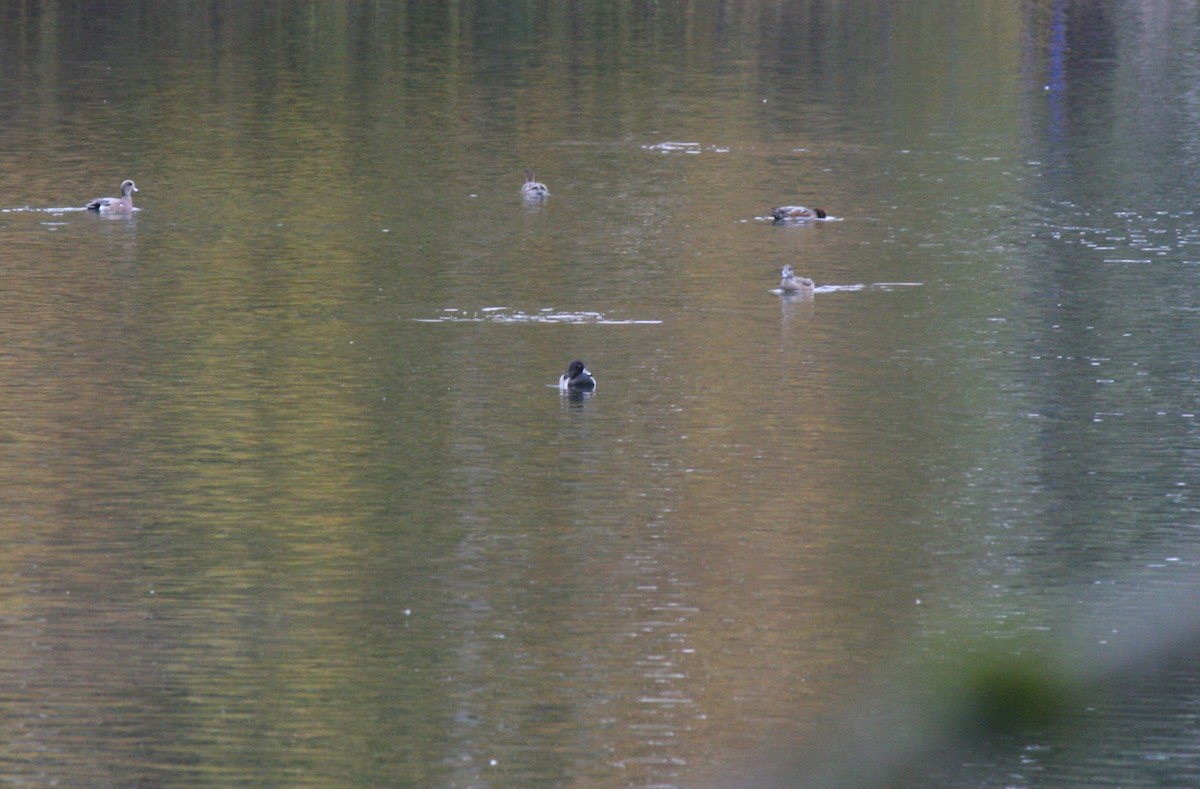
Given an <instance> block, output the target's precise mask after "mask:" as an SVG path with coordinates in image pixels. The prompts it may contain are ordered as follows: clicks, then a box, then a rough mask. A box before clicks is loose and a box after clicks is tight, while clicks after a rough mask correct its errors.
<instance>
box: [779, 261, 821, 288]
mask: <svg viewBox="0 0 1200 789" xmlns="http://www.w3.org/2000/svg"><path fill="white" fill-rule="evenodd" d="M782 275H783V279H781V280H780V281H779V289H780V290H781V291H783V292H784V293H812V292H813V288H814V287H815V285H814V283H813V281H812V280H811V279H809V278H808V277H797V276H796V272H795V271H793V270H792V267H791V266H784V267H783V272H782Z"/></svg>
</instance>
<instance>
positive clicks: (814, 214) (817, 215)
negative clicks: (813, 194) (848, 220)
mask: <svg viewBox="0 0 1200 789" xmlns="http://www.w3.org/2000/svg"><path fill="white" fill-rule="evenodd" d="M771 216H773V217H775V221H776V222H787V221H789V220H801V219H824V218H825V217H826V216H827V214H826V213H825V212H824V211H822V210H821V209H820V208H805V207H804V206H802V205H781V206H779V207H778V208H772V209H771Z"/></svg>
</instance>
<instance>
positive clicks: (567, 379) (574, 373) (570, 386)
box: [558, 359, 596, 392]
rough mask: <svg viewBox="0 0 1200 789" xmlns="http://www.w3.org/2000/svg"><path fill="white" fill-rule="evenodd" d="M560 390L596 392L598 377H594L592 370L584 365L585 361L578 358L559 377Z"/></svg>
mask: <svg viewBox="0 0 1200 789" xmlns="http://www.w3.org/2000/svg"><path fill="white" fill-rule="evenodd" d="M558 391H560V392H594V391H596V379H595V378H593V377H592V373H591V371H590V370H588V368H587V367H585V366H584V364H583V362H582V361H580V360H579V359H576V360H575V361H573V362H571V364H569V365H568V366H567V371H566V372H565V373H563V374H562V376H561V377H559V379H558Z"/></svg>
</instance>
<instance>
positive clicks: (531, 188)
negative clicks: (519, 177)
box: [521, 170, 550, 200]
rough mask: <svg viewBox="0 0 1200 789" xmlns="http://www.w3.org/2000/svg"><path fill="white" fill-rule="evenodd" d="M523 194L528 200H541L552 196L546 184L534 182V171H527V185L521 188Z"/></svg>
mask: <svg viewBox="0 0 1200 789" xmlns="http://www.w3.org/2000/svg"><path fill="white" fill-rule="evenodd" d="M521 194H522V195H524V196H525V199H526V200H541V199H542V198H543V197H549V196H550V190H549V189H547V188H546V185H545V184H544V183H541V182H539V181H535V180H533V170H526V171H525V185H524V186H522V187H521Z"/></svg>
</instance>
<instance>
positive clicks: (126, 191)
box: [87, 180, 138, 213]
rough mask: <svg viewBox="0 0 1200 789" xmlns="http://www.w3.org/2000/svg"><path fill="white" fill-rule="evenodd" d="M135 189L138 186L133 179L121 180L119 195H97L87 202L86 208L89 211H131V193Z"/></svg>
mask: <svg viewBox="0 0 1200 789" xmlns="http://www.w3.org/2000/svg"><path fill="white" fill-rule="evenodd" d="M137 190H138V188H137V186H135V185H134V183H133V181H129V180H125V181H122V182H121V196H120V197H97V198H96V199H95V200H93V201H92V202H90V203H88V204H87V208H88V210H91V211H102V212H104V213H108V212H110V211H132V210H133V193H134V192H136V191H137Z"/></svg>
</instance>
